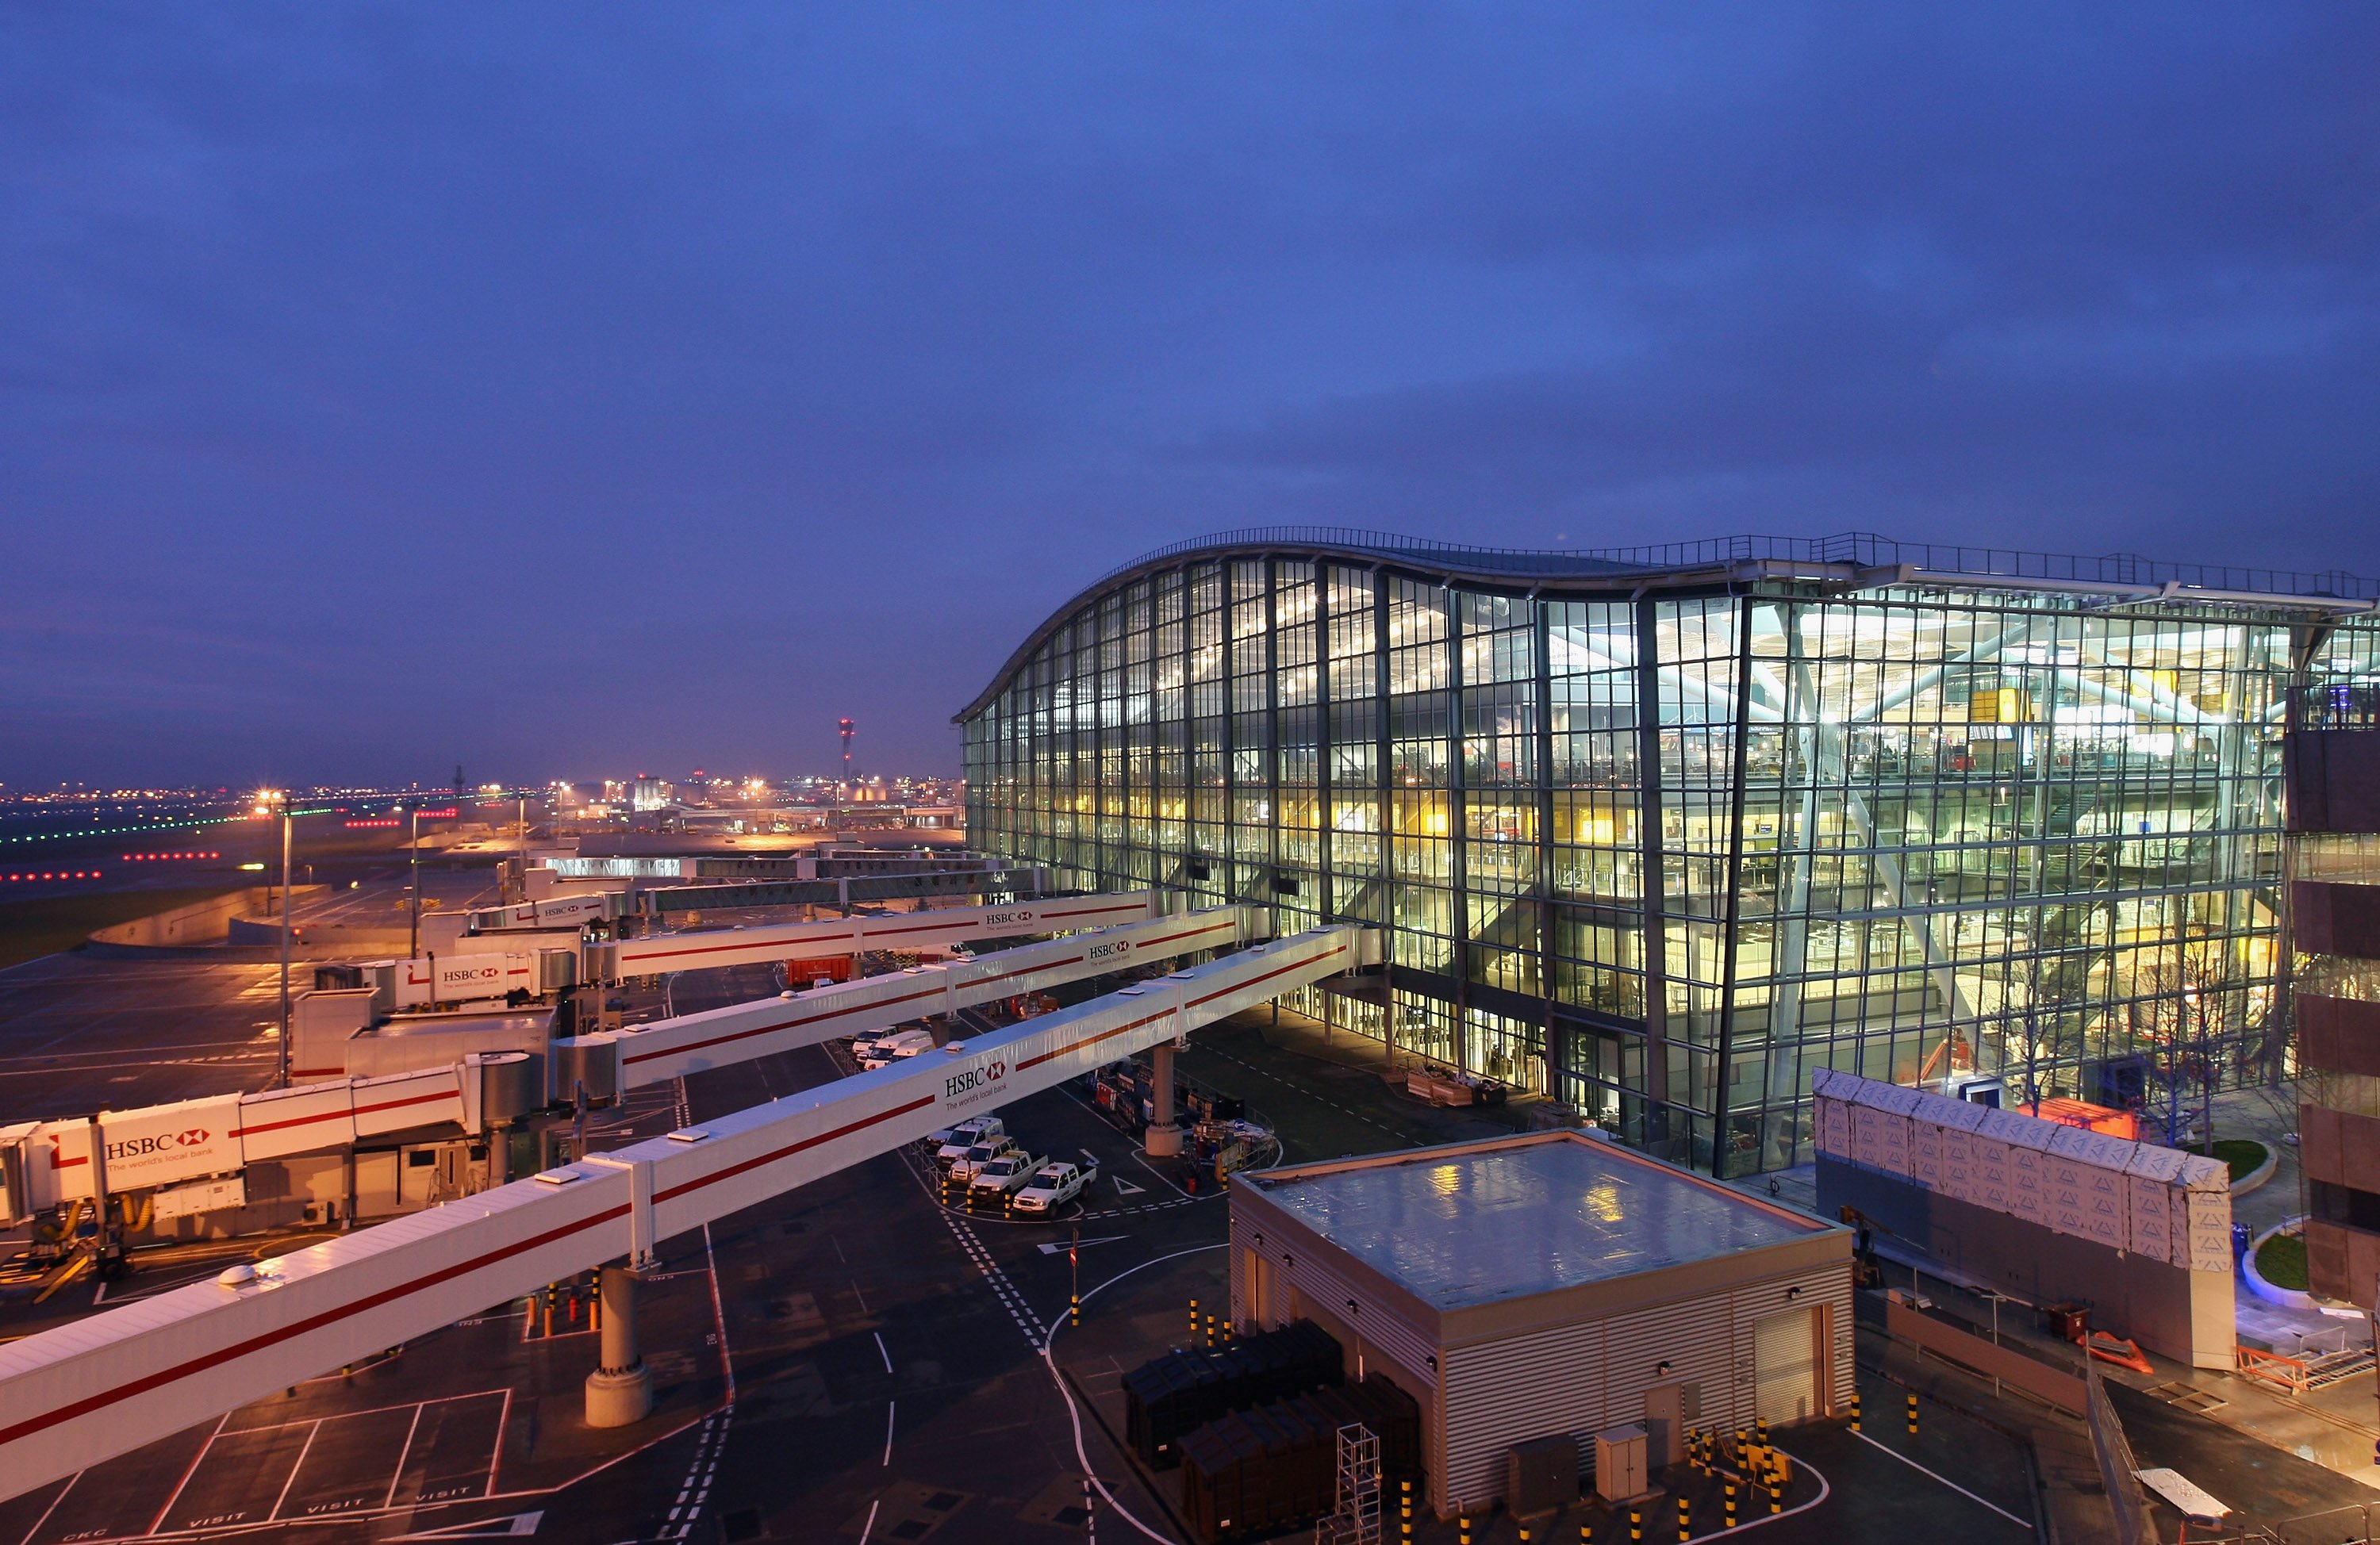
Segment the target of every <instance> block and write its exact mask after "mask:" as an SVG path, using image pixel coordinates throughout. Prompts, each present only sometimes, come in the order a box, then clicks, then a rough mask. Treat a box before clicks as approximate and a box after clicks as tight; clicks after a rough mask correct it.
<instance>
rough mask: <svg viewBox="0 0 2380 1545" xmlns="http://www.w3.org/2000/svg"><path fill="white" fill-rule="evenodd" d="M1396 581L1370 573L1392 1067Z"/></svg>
mask: <svg viewBox="0 0 2380 1545" xmlns="http://www.w3.org/2000/svg"><path fill="white" fill-rule="evenodd" d="M1394 583H1395V581H1394V580H1393V579H1392V578H1391V577H1390V574H1389V573H1388V571H1387V570H1385V569H1382V568H1380V567H1378V565H1375V566H1374V567H1373V569H1372V696H1373V698H1374V699H1375V700H1376V701H1377V702H1378V704H1379V712H1378V716H1377V717H1378V721H1379V722H1378V724H1377V725H1375V726H1374V728H1373V731H1372V797H1373V798H1374V799H1375V800H1377V801H1378V814H1377V815H1375V816H1374V817H1373V819H1374V821H1375V822H1376V823H1377V825H1378V827H1379V852H1378V864H1379V870H1378V885H1379V887H1380V889H1379V898H1380V904H1379V916H1378V918H1376V919H1375V920H1374V921H1376V922H1378V923H1379V925H1380V929H1381V933H1380V937H1381V938H1382V939H1383V940H1385V941H1387V942H1386V943H1385V944H1383V946H1382V947H1381V949H1380V996H1381V998H1382V1001H1383V1005H1384V1007H1383V1008H1381V1010H1380V1041H1381V1044H1383V1045H1384V1046H1386V1047H1387V1048H1388V1052H1389V1057H1390V1062H1391V1064H1393V1063H1394V1061H1395V1058H1396V1045H1397V1028H1398V1021H1399V1018H1400V1016H1399V1013H1398V1009H1397V951H1396V936H1397V935H1396V920H1397V884H1398V882H1397V840H1396V818H1397V817H1396V803H1395V802H1396V781H1395V769H1396V762H1395V760H1394V758H1395V737H1396V727H1395V718H1396V705H1395V703H1394V701H1393V700H1392V699H1391V698H1390V695H1389V692H1390V687H1391V686H1392V685H1393V684H1394V682H1395V680H1396V678H1395V675H1394V674H1393V673H1392V672H1391V671H1390V669H1389V665H1390V661H1389V644H1390V636H1391V635H1390V629H1389V587H1390V585H1392V584H1394Z"/></svg>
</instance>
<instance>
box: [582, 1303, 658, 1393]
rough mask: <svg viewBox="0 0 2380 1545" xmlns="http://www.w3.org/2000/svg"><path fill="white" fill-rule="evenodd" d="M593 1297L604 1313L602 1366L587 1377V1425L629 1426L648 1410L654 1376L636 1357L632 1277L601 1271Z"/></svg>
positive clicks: (635, 1315) (635, 1325) (635, 1309)
mask: <svg viewBox="0 0 2380 1545" xmlns="http://www.w3.org/2000/svg"><path fill="white" fill-rule="evenodd" d="M596 1291H597V1293H598V1294H599V1295H601V1303H602V1310H603V1329H602V1331H601V1333H600V1334H601V1337H602V1347H603V1354H602V1355H603V1366H602V1367H601V1368H599V1369H597V1370H595V1371H594V1372H592V1373H589V1375H587V1425H588V1426H589V1427H629V1426H633V1425H634V1424H636V1423H637V1422H640V1421H642V1420H644V1419H645V1418H646V1417H647V1416H648V1415H650V1413H651V1411H652V1408H653V1370H651V1369H650V1368H647V1367H646V1366H645V1359H644V1358H642V1357H640V1356H638V1355H637V1274H636V1273H634V1272H631V1271H628V1270H627V1269H626V1268H625V1267H621V1266H606V1267H604V1268H603V1270H602V1273H601V1277H600V1279H599V1285H598V1287H597V1289H596Z"/></svg>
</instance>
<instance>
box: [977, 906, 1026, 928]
mask: <svg viewBox="0 0 2380 1545" xmlns="http://www.w3.org/2000/svg"><path fill="white" fill-rule="evenodd" d="M1032 921H1033V913H1032V911H1031V910H1030V909H1020V910H1018V911H1008V912H986V913H985V914H984V918H983V922H984V926H986V927H987V928H989V927H993V926H996V925H998V924H1000V923H1030V922H1032Z"/></svg>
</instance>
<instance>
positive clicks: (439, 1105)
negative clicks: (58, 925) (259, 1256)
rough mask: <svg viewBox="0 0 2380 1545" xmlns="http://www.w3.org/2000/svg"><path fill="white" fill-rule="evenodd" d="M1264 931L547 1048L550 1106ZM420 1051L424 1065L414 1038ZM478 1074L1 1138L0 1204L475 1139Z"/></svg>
mask: <svg viewBox="0 0 2380 1545" xmlns="http://www.w3.org/2000/svg"><path fill="white" fill-rule="evenodd" d="M1080 899H1081V898H1072V899H1069V900H1070V901H1073V900H1080ZM1053 905H1054V903H1053ZM1266 916H1267V913H1266V912H1265V911H1264V909H1262V908H1259V907H1243V906H1228V907H1214V908H1209V909H1208V910H1207V911H1198V912H1190V913H1186V914H1182V915H1178V916H1159V917H1157V918H1155V919H1152V920H1150V921H1147V922H1142V923H1127V924H1124V925H1123V926H1120V927H1111V928H1102V929H1097V930H1094V931H1091V932H1088V933H1081V934H1071V935H1065V936H1063V937H1061V938H1054V939H1045V940H1042V941H1040V942H1038V943H1036V944H1026V945H1019V946H1017V947H1016V948H1012V949H1002V950H996V951H994V952H992V953H990V954H989V955H983V956H978V957H977V958H976V959H974V960H953V961H950V962H947V963H943V964H939V965H931V966H919V967H915V968H912V969H911V970H908V971H904V972H891V973H888V974H886V975H883V976H866V977H861V978H859V979H858V980H856V981H853V982H841V983H834V984H830V985H827V986H824V987H813V988H810V989H808V990H807V991H805V992H798V993H793V994H790V995H787V996H781V997H766V998H759V999H756V1000H754V1001H751V1002H748V1003H738V1004H731V1005H729V1006H727V1007H726V1008H711V1009H705V1010H703V1011H702V1012H700V1013H697V1014H681V1015H678V1016H676V1017H675V1018H673V1019H667V1020H655V1021H653V1022H652V1023H650V1024H646V1025H639V1026H636V1027H634V1028H632V1029H628V1030H623V1031H617V1032H603V1033H599V1034H594V1035H582V1036H577V1037H574V1038H570V1039H566V1040H558V1041H552V1042H548V1043H546V1054H547V1056H549V1057H550V1058H551V1059H552V1061H553V1073H552V1076H551V1080H550V1089H549V1091H548V1092H550V1093H551V1094H552V1095H553V1096H554V1097H556V1098H560V1099H565V1100H566V1099H568V1098H570V1097H571V1096H572V1095H573V1094H574V1093H575V1092H576V1086H577V1085H578V1084H581V1083H583V1084H584V1085H585V1086H586V1088H587V1092H589V1094H590V1095H594V1096H597V1097H601V1096H606V1095H611V1094H616V1093H618V1092H621V1091H624V1090H628V1089H634V1088H637V1087H640V1086H642V1085H645V1084H650V1083H658V1082H662V1081H665V1080H670V1079H674V1078H678V1077H680V1076H682V1075H684V1074H686V1073H696V1072H701V1071H703V1070H705V1069H707V1068H722V1067H726V1066H728V1065H730V1064H732V1063H737V1062H748V1061H750V1060H752V1059H753V1058H755V1057H761V1056H775V1055H776V1054H777V1053H779V1052H786V1051H793V1050H795V1049H796V1048H798V1047H802V1046H810V1045H816V1044H819V1043H820V1042H822V1041H828V1040H832V1039H833V1038H834V1037H836V1036H842V1035H856V1034H857V1033H859V1032H861V1031H864V1030H881V1029H884V1028H887V1027H889V1026H892V1025H896V1024H899V1023H901V1022H902V1021H904V1020H916V1019H921V1018H923V1017H924V1016H926V1015H929V1014H949V1013H953V1012H955V1011H956V1010H958V1009H960V1008H968V1007H971V1006H973V1005H975V1004H978V1003H990V1002H993V1001H995V1000H997V999H1000V998H1003V997H1009V996H1014V995H1016V994H1019V993H1028V992H1039V991H1041V990H1042V989H1043V988H1046V987H1054V986H1057V985H1059V984H1062V983H1067V982H1074V981H1078V980H1080V979H1081V978H1083V977H1086V976H1099V975H1104V974H1106V973H1107V972H1113V971H1121V970H1123V969H1124V968H1125V967H1128V966H1130V965H1132V964H1133V963H1134V962H1135V961H1136V960H1171V959H1173V958H1175V957H1177V956H1182V955H1187V954H1190V953H1192V952H1193V951H1195V950H1200V949H1229V948H1236V947H1237V946H1240V945H1243V944H1249V943H1253V942H1254V941H1256V940H1257V939H1260V938H1262V937H1264V936H1265V934H1266V931H1267V924H1266ZM871 921H894V920H892V919H883V920H871ZM1003 926H1004V924H1003ZM697 936H699V935H697ZM739 936H740V935H739ZM422 1044H423V1045H424V1047H425V1048H426V1049H429V1050H435V1046H434V1044H432V1043H431V1041H430V1040H429V1039H428V1038H426V1037H425V1038H422ZM481 1060H482V1058H480V1056H476V1055H475V1056H467V1057H465V1058H464V1059H463V1060H462V1061H460V1062H442V1063H439V1064H436V1065H434V1066H429V1067H422V1068H414V1069H411V1070H408V1071H405V1072H400V1073H395V1074H392V1075H388V1076H384V1077H381V1078H370V1079H344V1078H343V1079H331V1080H321V1081H317V1082H310V1083H303V1084H299V1085H297V1086H296V1087H294V1088H290V1089H274V1090H267V1091H264V1092H261V1093H253V1094H219V1095H209V1096H206V1097H203V1098H200V1099H196V1100H182V1101H177V1102H176V1103H174V1104H165V1105H143V1106H140V1107H138V1108H136V1109H132V1110H123V1111H105V1112H103V1113H101V1114H100V1115H99V1116H98V1117H96V1118H92V1117H82V1118H78V1119H70V1120H55V1121H39V1122H23V1123H19V1124H18V1125H15V1126H6V1125H0V1149H14V1151H15V1153H14V1154H13V1155H12V1157H14V1158H15V1160H16V1162H17V1163H18V1176H19V1183H20V1186H21V1192H16V1191H12V1192H11V1193H10V1194H9V1195H8V1196H0V1202H8V1201H16V1200H21V1201H22V1203H23V1207H24V1210H25V1211H26V1212H28V1213H31V1212H39V1211H42V1210H45V1209H48V1208H52V1207H55V1206H58V1205H60V1204H61V1203H66V1202H72V1201H81V1200H83V1199H85V1198H88V1197H90V1196H91V1195H93V1194H94V1190H95V1188H94V1185H93V1181H94V1179H95V1178H96V1177H95V1176H94V1173H93V1166H92V1165H91V1142H92V1134H93V1132H94V1131H97V1132H98V1133H99V1134H100V1136H101V1140H102V1141H104V1142H105V1143H106V1145H107V1147H106V1156H107V1165H106V1174H105V1183H106V1186H107V1189H108V1190H109V1191H110V1192H111V1193H119V1194H120V1193H122V1192H125V1191H132V1190H140V1189H147V1188H150V1187H158V1186H173V1185H178V1184H182V1183H184V1182H187V1181H191V1180H197V1179H202V1178H206V1177H213V1176H223V1175H233V1174H237V1173H238V1172H239V1171H240V1170H241V1169H243V1168H244V1167H245V1166H247V1165H250V1164H254V1163H257V1162H259V1161H260V1160H264V1159H277V1158H285V1157H287V1156H289V1155H291V1154H296V1153H320V1152H322V1151H324V1150H328V1149H334V1148H346V1147H352V1146H354V1145H355V1144H356V1143H357V1142H358V1141H366V1140H370V1139H372V1138H377V1137H384V1136H386V1135H388V1134H390V1133H393V1132H398V1131H406V1130H411V1129H419V1128H423V1127H434V1126H441V1125H448V1124H451V1125H454V1126H456V1127H458V1128H460V1129H462V1130H464V1131H467V1132H470V1133H475V1134H476V1133H477V1132H479V1131H480V1129H481V1122H480V1093H481V1084H480V1067H479V1064H480V1061H481ZM16 1210H17V1209H16V1208H14V1207H13V1206H0V1222H6V1221H13V1219H12V1213H15V1212H16Z"/></svg>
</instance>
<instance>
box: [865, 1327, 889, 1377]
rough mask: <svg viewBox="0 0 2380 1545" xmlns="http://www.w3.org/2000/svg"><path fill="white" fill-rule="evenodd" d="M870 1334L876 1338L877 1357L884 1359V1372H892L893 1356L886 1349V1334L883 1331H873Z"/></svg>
mask: <svg viewBox="0 0 2380 1545" xmlns="http://www.w3.org/2000/svg"><path fill="white" fill-rule="evenodd" d="M869 1334H872V1335H874V1336H875V1337H876V1355H877V1356H878V1357H880V1358H883V1359H884V1371H885V1372H887V1373H890V1372H892V1353H890V1352H888V1351H886V1350H885V1349H884V1333H883V1332H882V1331H873V1332H870V1333H869Z"/></svg>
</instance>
